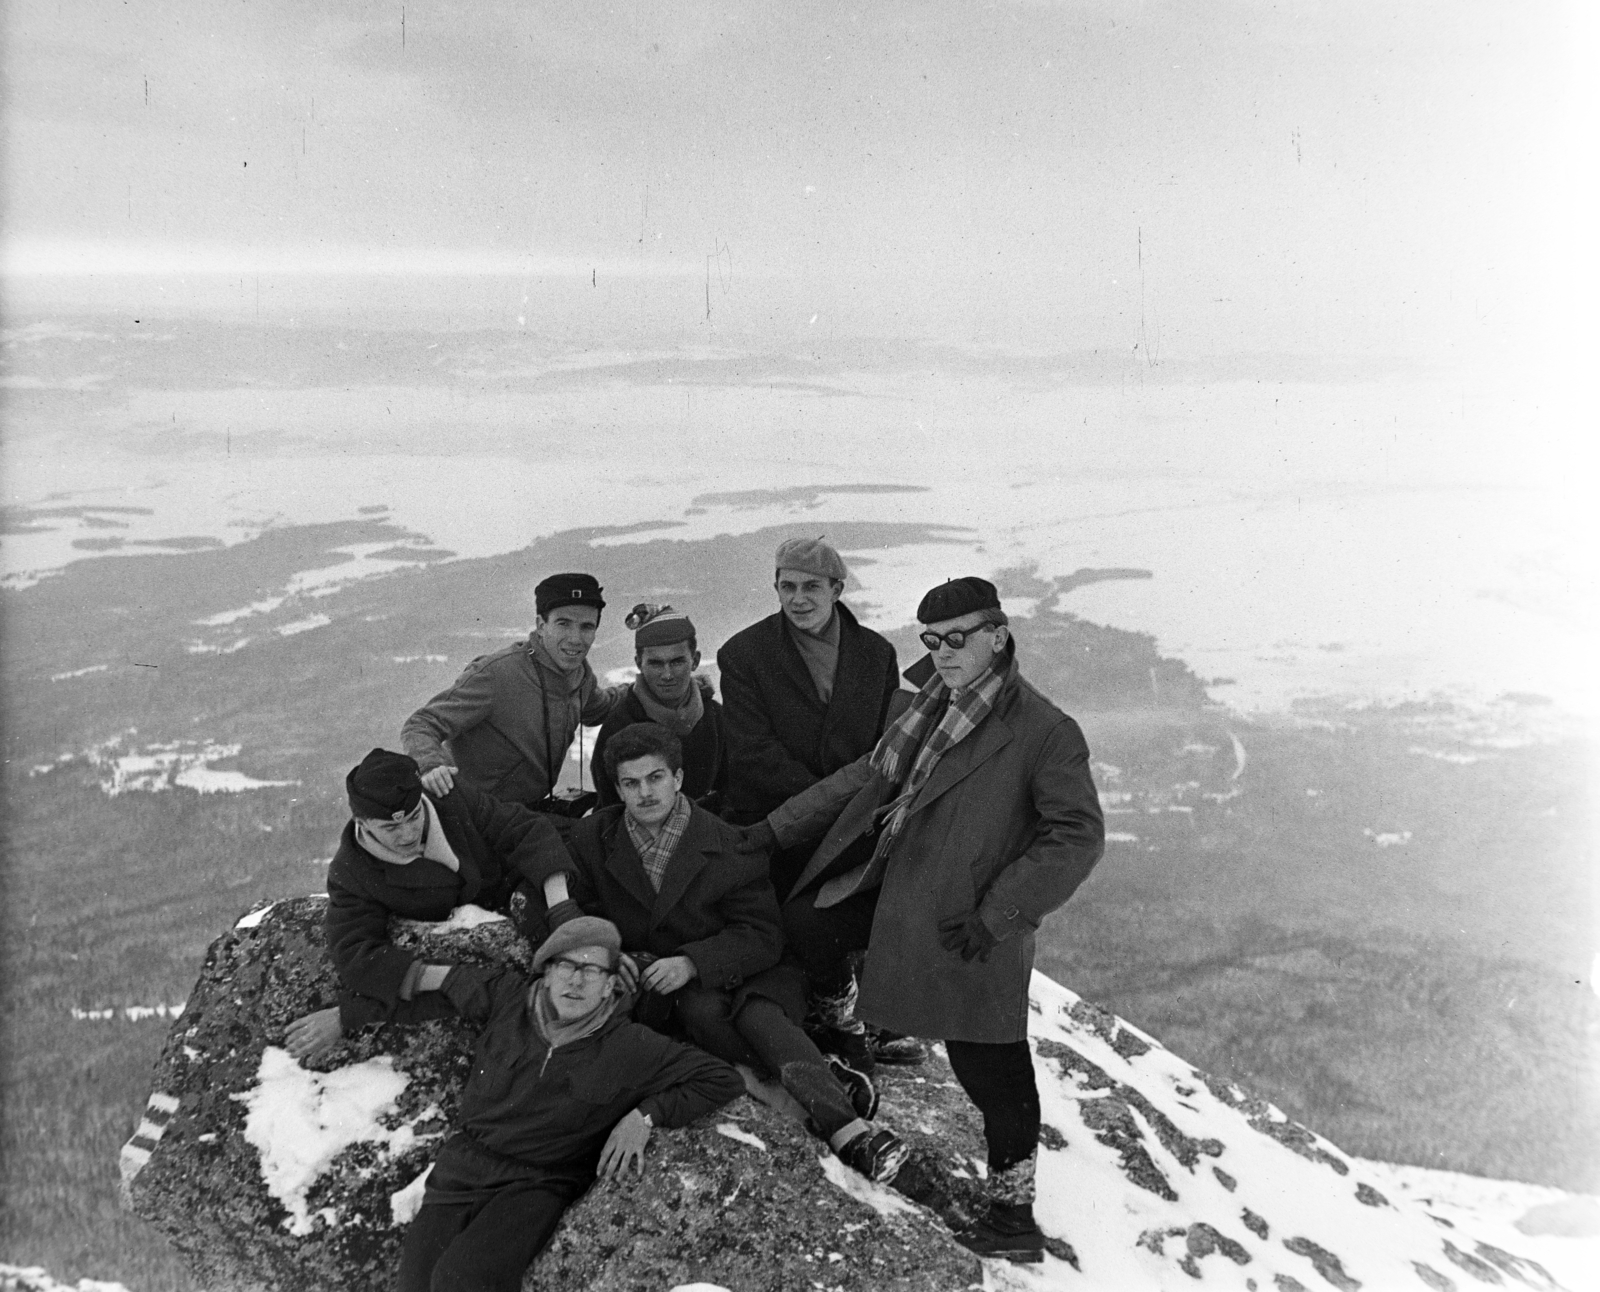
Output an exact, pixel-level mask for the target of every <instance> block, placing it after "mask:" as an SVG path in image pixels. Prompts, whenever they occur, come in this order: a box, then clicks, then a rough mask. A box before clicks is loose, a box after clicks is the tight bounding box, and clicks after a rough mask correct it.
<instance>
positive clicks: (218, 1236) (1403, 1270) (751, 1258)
mask: <svg viewBox="0 0 1600 1292" xmlns="http://www.w3.org/2000/svg"><path fill="white" fill-rule="evenodd" d="M323 909H324V908H323V905H322V901H321V899H317V898H307V899H300V900H296V901H289V902H282V903H279V904H277V905H275V906H274V907H272V908H270V910H268V911H266V912H262V913H256V914H254V915H252V916H249V917H247V918H246V919H245V920H243V921H241V923H240V925H239V927H237V928H235V929H233V930H230V931H229V932H228V933H227V934H225V935H224V936H223V937H221V938H219V939H218V940H217V941H216V943H214V944H213V946H212V947H211V949H210V951H209V952H208V954H207V957H206V961H205V966H204V968H203V970H202V972H201V976H200V981H199V983H198V984H197V985H196V988H195V990H194V992H193V994H192V995H191V996H190V998H189V1001H188V1003H187V1005H186V1006H185V1009H184V1012H183V1015H182V1016H181V1017H180V1018H179V1019H178V1020H177V1022H176V1023H175V1024H174V1026H173V1029H172V1033H171V1035H170V1037H169V1039H168V1043H167V1046H166V1049H165V1050H164V1051H163V1054H162V1056H161V1059H160V1061H159V1063H158V1065H157V1069H156V1074H155V1081H154V1093H152V1095H151V1097H150V1102H149V1105H148V1107H147V1109H146V1113H145V1117H144V1119H143V1121H142V1122H141V1124H140V1126H139V1127H138V1129H137V1131H136V1133H135V1134H134V1136H133V1138H132V1139H131V1140H129V1142H128V1144H127V1146H126V1147H125V1148H124V1150H123V1163H122V1165H123V1174H124V1182H125V1191H126V1195H127V1198H128V1201H129V1203H130V1205H131V1206H132V1207H133V1208H134V1210H135V1211H137V1213H138V1214H140V1215H141V1216H144V1217H145V1218H146V1219H148V1220H150V1221H151V1222H152V1223H154V1224H156V1225H158V1226H159V1227H160V1228H161V1229H162V1230H163V1231H164V1232H165V1233H166V1234H167V1235H168V1236H169V1237H170V1238H171V1240H172V1242H173V1243H174V1244H175V1245H176V1246H177V1247H178V1248H179V1249H181V1250H182V1251H184V1252H185V1253H186V1254H187V1255H188V1256H189V1259H190V1261H191V1262H192V1264H193V1265H194V1268H195V1272H196V1275H197V1278H198V1280H199V1281H200V1283H201V1284H202V1285H203V1286H205V1287H206V1288H207V1289H209V1292H233V1290H234V1289H238V1290H239V1292H244V1290H245V1289H251V1290H254V1289H268V1288H271V1289H274V1290H275V1292H298V1290H300V1289H306V1290H308V1292H309V1289H313V1288H327V1287H339V1288H341V1289H366V1288H372V1289H377V1288H386V1287H387V1286H388V1285H389V1282H390V1280H391V1278H392V1275H393V1268H394V1263H395V1260H396V1256H397V1253H398V1249H399V1239H400V1234H401V1233H402V1227H403V1225H404V1223H405V1221H406V1220H407V1219H408V1218H409V1216H410V1215H411V1214H413V1213H414V1209H415V1207H416V1205H417V1203H418V1201H419V1200H420V1193H421V1189H420V1177H421V1175H422V1173H423V1172H424V1171H425V1169H426V1167H427V1164H428V1162H429V1160H430V1159H431V1155H432V1153H433V1151H434V1149H435V1148H436V1147H437V1144H438V1143H439V1141H440V1139H441V1138H442V1136H443V1135H444V1133H445V1132H446V1130H447V1128H448V1126H449V1125H450V1122H451V1119H452V1117H453V1115H454V1112H455V1108H456V1100H457V1096H458V1092H459V1089H460V1086H461V1083H462V1081H463V1079H464V1077H465V1068H466V1060H467V1054H468V1045H469V1039H470V1033H469V1030H468V1029H467V1027H466V1026H465V1025H463V1024H459V1023H454V1022H448V1023H430V1024H427V1025H425V1026H421V1027H408V1028H402V1027H392V1026H390V1027H380V1028H376V1029H373V1030H371V1031H369V1032H368V1033H366V1034H364V1035H362V1036H360V1037H357V1038H354V1039H352V1040H349V1041H347V1042H345V1043H344V1044H342V1045H341V1046H340V1047H338V1049H337V1050H336V1051H335V1052H334V1053H333V1054H332V1055H331V1056H329V1057H328V1058H327V1059H326V1060H325V1061H324V1062H321V1063H319V1064H316V1065H314V1067H315V1068H316V1069H317V1070H316V1071H312V1070H309V1069H307V1068H305V1067H302V1066H301V1065H298V1064H296V1063H294V1062H293V1060H291V1059H290V1058H289V1057H288V1055H287V1054H286V1053H285V1052H284V1051H283V1050H282V1049H281V1045H282V1041H283V1035H284V1030H285V1028H286V1027H287V1025H288V1023H289V1022H290V1021H291V1020H292V1019H294V1018H296V1017H298V1016H299V1015H300V1014H302V1013H305V1012H306V1011H307V1010H310V1009H313V1008H318V1007H320V1006H322V1005H326V1004H331V1003H332V1002H333V999H334V990H335V984H334V979H333V974H332V970H331V967H330V966H329V964H328V962H327V959H326V957H325V955H324V953H323V944H322V924H321V921H322V912H323ZM469 910H470V908H469ZM393 935H394V936H395V937H396V938H397V939H398V940H400V941H403V942H412V943H414V944H416V945H419V946H423V947H425V948H426V949H427V950H428V952H429V954H432V955H437V956H440V957H446V958H452V959H466V960H476V961H484V962H488V961H500V960H505V959H508V958H509V959H513V960H518V961H520V962H522V963H524V964H525V963H526V957H527V955H528V950H527V948H526V946H525V945H522V944H520V943H519V941H518V939H517V938H516V936H515V934H514V933H513V932H512V929H511V926H510V925H509V924H508V923H506V922H504V921H499V920H490V921H487V922H474V921H473V920H471V919H456V920H453V921H452V922H451V923H450V924H448V925H432V926H428V925H407V924H403V923H400V922H397V923H396V924H395V926H394V929H393ZM1032 1004H1033V1009H1034V1019H1033V1026H1032V1028H1031V1032H1032V1040H1033V1045H1034V1049H1035V1055H1036V1058H1035V1066H1036V1070H1037V1072H1038V1075H1039V1079H1040V1092H1041V1100H1042V1105H1043V1110H1044V1123H1045V1125H1044V1130H1043V1133H1042V1143H1041V1151H1040V1156H1039V1187H1040V1197H1039V1204H1038V1208H1037V1210H1038V1214H1039V1217H1040V1221H1041V1224H1042V1226H1043V1228H1044V1229H1045V1231H1046V1233H1047V1235H1049V1251H1050V1255H1049V1257H1048V1258H1047V1260H1046V1263H1045V1265H1044V1266H1043V1267H1042V1268H1037V1269H1036V1270H1032V1271H1027V1272H1026V1273H1024V1272H1023V1271H1020V1270H1013V1269H1011V1268H1010V1267H994V1268H991V1269H990V1270H989V1271H988V1272H987V1274H985V1273H984V1272H983V1271H980V1269H979V1265H978V1262H976V1261H974V1260H973V1259H972V1258H971V1257H970V1256H969V1255H968V1254H967V1253H966V1252H965V1251H964V1250H963V1249H961V1248H960V1247H958V1246H957V1245H955V1244H954V1242H953V1241H952V1240H951V1238H950V1237H949V1233H948V1230H947V1228H946V1224H945V1222H948V1221H954V1220H959V1219H960V1218H961V1217H962V1216H963V1215H965V1214H968V1213H970V1211H971V1210H972V1208H973V1205H974V1202H975V1200H976V1198H977V1196H978V1194H979V1191H980V1189H981V1184H980V1177H981V1175H982V1173H983V1156H984V1154H983V1142H982V1135H981V1128H980V1126H979V1124H978V1122H977V1119H976V1116H975V1114H974V1112H973V1110H972V1108H971V1106H970V1105H969V1104H968V1103H967V1101H966V1099H965V1098H964V1096H963V1095H962V1094H961V1091H960V1089H959V1087H958V1086H957V1084H956V1082H955V1080H954V1078H953V1076H952V1075H951V1073H950V1069H949V1066H948V1064H947V1063H945V1061H944V1058H943V1056H942V1054H939V1053H936V1054H935V1056H934V1058H933V1059H932V1060H930V1062H929V1063H928V1064H926V1065H924V1066H923V1067H921V1068H916V1069H910V1070H902V1071H899V1072H894V1071H890V1072H885V1073H884V1080H883V1083H882V1084H883V1087H884V1100H883V1110H882V1112H881V1113H880V1114H879V1116H880V1118H881V1119H883V1120H885V1121H887V1122H888V1123H889V1124H892V1125H893V1126H895V1127H896V1129H898V1130H900V1131H901V1133H902V1134H904V1135H905V1136H906V1138H907V1139H908V1140H910V1141H911V1142H912V1143H913V1144H914V1146H915V1148H916V1152H915V1154H914V1156H913V1159H912V1161H911V1162H910V1163H909V1164H908V1165H907V1167H906V1169H905V1170H903V1171H902V1172H901V1176H900V1179H899V1180H897V1181H896V1191H893V1192H891V1191H888V1190H884V1189H880V1188H877V1187H876V1186H872V1185H869V1184H867V1183H866V1182H864V1181H863V1180H861V1178H860V1177H858V1176H855V1175H853V1174H852V1173H851V1172H849V1171H847V1170H846V1169H844V1168H843V1167H842V1166H841V1164H840V1163H839V1162H838V1161H837V1159H835V1158H833V1157H832V1156H831V1155H830V1154H828V1153H826V1152H825V1151H823V1150H822V1149H821V1148H820V1147H819V1145H818V1144H817V1142H816V1141H815V1140H813V1139H812V1138H811V1137H810V1136H809V1135H807V1134H806V1132H805V1131H804V1130H803V1129H802V1127H801V1126H800V1125H799V1123H798V1122H797V1121H795V1120H794V1119H793V1118H792V1117H790V1116H789V1115H787V1114H786V1113H785V1112H784V1111H783V1110H782V1109H781V1107H780V1106H777V1105H780V1104H781V1101H774V1106H768V1104H766V1103H763V1102H759V1101H757V1100H755V1099H750V1098H744V1099H740V1100H737V1101H736V1102H735V1103H733V1104H732V1105H730V1106H728V1107H727V1108H725V1109H723V1110H722V1111H721V1112H719V1113H718V1114H716V1115H714V1116H712V1117H710V1118H707V1119H705V1120H703V1121H702V1122H701V1123H699V1124H697V1125H695V1126H691V1127H688V1128H686V1129H684V1130H681V1131H677V1132H661V1133H658V1134H657V1135H656V1136H655V1137H654V1138H653V1139H652V1141H651V1147H650V1169H649V1171H648V1173H647V1175H646V1176H645V1178H644V1180H642V1181H630V1182H628V1183H625V1184H620V1185H613V1186H609V1187H607V1186H601V1187H597V1188H595V1189H593V1190H591V1191H590V1193H589V1194H588V1195H587V1196H585V1197H584V1198H583V1199H582V1200H580V1201H579V1202H578V1203H577V1204H576V1205H575V1206H574V1207H572V1208H571V1210H570V1211H569V1212H568V1213H567V1216H566V1218H565V1219H564V1220H563V1223H562V1227H561V1229H560V1230H559V1231H558V1233H557V1235H556V1238H555V1239H554V1241H553V1242H552V1244H551V1246H550V1247H549V1248H548V1249H547V1250H546V1252H545V1253H544V1254H543V1255H542V1256H541V1257H540V1258H539V1260H538V1261H537V1262H536V1263H535V1265H534V1267H533V1270H532V1271H531V1273H530V1283H529V1286H537V1287H539V1288H540V1289H542V1290H545V1292H548V1290H550V1289H562V1290H565V1289H571V1290H572V1292H577V1290H578V1289H617V1290H618V1292H620V1290H621V1289H624V1288H626V1289H650V1290H652V1292H654V1290H657V1289H659V1292H668V1290H669V1289H672V1288H674V1287H679V1286H682V1285H686V1284H695V1283H698V1284H709V1285H712V1286H716V1287H723V1288H728V1289H733V1290H734V1292H745V1289H751V1290H752V1292H754V1290H755V1289H763V1290H765V1289H790V1288H793V1289H796V1290H797V1292H798V1290H800V1289H805V1290H806V1292H811V1290H812V1289H818V1288H826V1289H836V1288H837V1289H853V1288H861V1289H877V1288H906V1289H919V1290H920V1289H935V1288H965V1287H967V1286H969V1285H971V1284H973V1283H975V1282H978V1281H979V1280H980V1279H984V1278H987V1280H988V1281H989V1282H990V1284H991V1285H996V1284H998V1285H1000V1286H1012V1285H1015V1286H1021V1282H1019V1280H1020V1281H1025V1282H1027V1283H1028V1284H1029V1285H1031V1286H1050V1285H1052V1284H1054V1283H1057V1282H1060V1283H1061V1284H1062V1285H1064V1286H1065V1285H1072V1284H1074V1283H1075V1284H1076V1285H1077V1286H1083V1285H1084V1284H1085V1283H1087V1284H1088V1285H1089V1286H1093V1287H1096V1288H1115V1289H1123V1288H1151V1289H1158V1288H1172V1287H1183V1286H1188V1285H1189V1283H1190V1282H1191V1281H1194V1282H1198V1283H1203V1284H1207V1285H1210V1286H1214V1287H1224V1288H1239V1289H1242V1290H1243V1292H1257V1290H1259V1292H1295V1290H1296V1289H1307V1290H1310V1289H1323V1292H1326V1290H1327V1289H1336V1290H1337V1292H1358V1290H1359V1289H1362V1288H1366V1289H1368V1290H1369V1292H1388V1289H1392V1288H1414V1289H1419V1290H1420V1289H1427V1290H1429V1292H1445V1290H1448V1289H1470V1288H1475V1287H1478V1286H1479V1285H1486V1286H1497V1287H1502V1288H1509V1289H1515V1288H1539V1289H1549V1288H1554V1287H1555V1286H1556V1285H1555V1283H1554V1282H1553V1281H1552V1280H1551V1279H1550V1278H1549V1276H1548V1275H1546V1274H1545V1273H1544V1271H1543V1270H1542V1269H1540V1268H1539V1267H1538V1266H1537V1265H1535V1264H1534V1263H1532V1262H1530V1261H1527V1260H1524V1259H1522V1258H1520V1257H1518V1256H1516V1255H1514V1254H1512V1253H1510V1252H1507V1251H1504V1250H1501V1249H1500V1248H1497V1247H1494V1246H1491V1245H1489V1244H1487V1243H1483V1242H1481V1241H1478V1240H1476V1239H1474V1238H1473V1237H1472V1236H1471V1235H1469V1234H1466V1233H1463V1232H1461V1230H1459V1229H1457V1228H1456V1227H1454V1226H1453V1225H1452V1224H1451V1223H1450V1222H1449V1221H1448V1220H1446V1219H1444V1218H1443V1217H1438V1216H1433V1215H1431V1214H1430V1213H1429V1212H1428V1211H1427V1210H1426V1209H1425V1208H1424V1207H1421V1206H1418V1205H1416V1204H1414V1203H1411V1202H1409V1201H1406V1200H1394V1199H1390V1198H1387V1197H1385V1196H1384V1194H1383V1193H1382V1192H1381V1191H1380V1190H1379V1189H1377V1188H1375V1187H1374V1185H1373V1184H1372V1183H1371V1182H1370V1181H1366V1180H1361V1179H1358V1178H1357V1174H1358V1172H1357V1170H1356V1168H1355V1166H1354V1164H1353V1163H1352V1162H1351V1161H1350V1159H1348V1158H1347V1157H1346V1156H1345V1155H1344V1154H1342V1153H1341V1152H1340V1151H1339V1150H1338V1149H1337V1148H1335V1147H1334V1146H1333V1145H1332V1144H1329V1143H1328V1142H1327V1141H1325V1140H1323V1139H1322V1138H1321V1137H1319V1136H1317V1135H1315V1134H1314V1133H1313V1132H1311V1131H1309V1130H1307V1129H1306V1128H1304V1127H1302V1126H1299V1125H1297V1124H1296V1123H1294V1122H1292V1121H1290V1120H1289V1119H1288V1118H1286V1117H1285V1116H1284V1115H1283V1114H1282V1113H1281V1112H1279V1111H1278V1110H1277V1109H1275V1108H1273V1107H1272V1106H1271V1105H1270V1104H1268V1103H1266V1102H1265V1101H1263V1100H1260V1099H1258V1098H1256V1097H1254V1096H1252V1095H1250V1094H1249V1093H1247V1092H1245V1091H1243V1090H1241V1089H1239V1088H1238V1087H1237V1086H1234V1085H1231V1084H1228V1083H1225V1082H1219V1081H1216V1080H1214V1079H1211V1078H1208V1077H1207V1076H1206V1075H1204V1074H1202V1073H1200V1072H1198V1071H1196V1070H1195V1069H1193V1068H1192V1067H1190V1066H1189V1065H1188V1064H1186V1063H1184V1062H1183V1061H1182V1060H1181V1059H1179V1058H1178V1057H1177V1056H1176V1055H1173V1054H1172V1053H1170V1052H1169V1051H1167V1050H1166V1049H1164V1048H1163V1047H1161V1046H1160V1045H1159V1044H1158V1043H1156V1042H1155V1041H1154V1040H1153V1039H1152V1038H1151V1037H1149V1036H1147V1035H1145V1034H1144V1033H1142V1032H1140V1031H1138V1029H1136V1028H1134V1027H1132V1026H1130V1025H1129V1024H1127V1023H1126V1022H1124V1021H1122V1020H1120V1019H1118V1018H1116V1017H1115V1016H1113V1015H1111V1014H1108V1013H1106V1012H1105V1011H1103V1010H1100V1009H1097V1008H1096V1007H1095V1006H1093V1005H1090V1004H1089V1003H1087V1002H1085V1001H1083V1000H1080V999H1079V998H1078V997H1076V996H1074V995H1073V994H1072V993H1071V992H1069V991H1066V990H1065V989H1064V988H1061V987H1059V986H1058V985H1056V984H1055V983H1053V982H1051V981H1050V980H1048V979H1046V978H1043V977H1041V976H1036V977H1035V980H1034V990H1033V1001H1032ZM1080 1276H1081V1277H1080Z"/></svg>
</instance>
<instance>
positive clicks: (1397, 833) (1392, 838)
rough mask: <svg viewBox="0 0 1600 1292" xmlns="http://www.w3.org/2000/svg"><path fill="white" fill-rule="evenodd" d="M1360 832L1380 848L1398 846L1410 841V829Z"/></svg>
mask: <svg viewBox="0 0 1600 1292" xmlns="http://www.w3.org/2000/svg"><path fill="white" fill-rule="evenodd" d="M1361 833H1362V834H1364V835H1366V836H1367V838H1369V839H1371V840H1372V842H1373V843H1375V844H1376V845H1377V846H1378V847H1380V848H1399V847H1403V846H1405V845H1406V844H1408V843H1410V842H1411V831H1409V830H1386V831H1383V832H1382V833H1374V832H1373V831H1372V830H1363V831H1362V832H1361Z"/></svg>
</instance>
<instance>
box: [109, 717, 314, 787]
mask: <svg viewBox="0 0 1600 1292" xmlns="http://www.w3.org/2000/svg"><path fill="white" fill-rule="evenodd" d="M133 734H135V733H134V731H133V730H132V729H131V728H130V729H129V730H128V731H126V732H123V733H122V734H121V735H117V736H113V737H111V739H110V740H107V741H104V742H102V743H101V744H98V745H95V746H94V747H93V748H91V749H89V750H88V751H87V754H86V756H87V758H88V759H89V761H90V763H92V764H93V765H94V766H95V768H96V769H98V771H99V772H100V788H101V789H102V790H103V791H105V793H106V794H107V795H109V796H111V797H112V798H115V797H116V796H117V795H118V794H125V793H128V792H130V791H133V790H143V791H146V792H148V793H159V792H160V791H162V790H168V789H171V788H172V787H173V786H175V785H176V786H182V787H183V788H184V789H191V790H194V791H195V792H196V793H199V794H237V793H240V792H242V791H244V790H259V789H270V788H273V787H276V786H284V785H298V784H299V783H300V782H299V781H263V780H257V779H255V778H254V777H251V776H246V775H245V774H244V773H243V772H233V771H221V772H219V771H214V770H213V769H212V768H211V767H210V766H209V765H210V764H211V763H215V762H221V761H222V760H223V759H225V758H237V757H238V756H239V749H240V746H238V745H222V744H217V743H215V742H214V741H203V742H202V741H198V740H174V741H170V742H167V743H165V744H154V745H147V746H145V748H144V749H143V750H141V751H139V752H137V753H127V754H124V753H119V752H118V750H119V748H120V746H121V744H122V741H123V739H124V737H126V736H130V735H133Z"/></svg>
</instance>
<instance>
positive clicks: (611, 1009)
mask: <svg viewBox="0 0 1600 1292" xmlns="http://www.w3.org/2000/svg"><path fill="white" fill-rule="evenodd" d="M528 995H529V997H530V998H531V999H530V1000H529V1002H528V1012H529V1013H530V1014H531V1015H533V1025H534V1028H535V1029H536V1030H537V1031H538V1033H539V1035H540V1036H541V1037H542V1038H543V1039H544V1043H545V1044H546V1045H548V1046H549V1047H550V1048H551V1049H552V1050H554V1049H555V1048H556V1047H557V1046H562V1045H571V1044H572V1043H573V1042H574V1041H581V1040H583V1038H584V1037H586V1036H593V1035H594V1034H595V1033H596V1032H598V1031H599V1030H600V1029H601V1028H602V1027H604V1026H605V1025H606V1024H607V1023H608V1022H610V1021H611V1016H612V1015H613V1014H614V1013H616V1012H617V1005H618V1004H619V1003H620V1002H621V1000H622V996H621V995H620V993H618V992H615V991H613V992H612V993H611V994H610V995H609V996H607V997H606V998H605V999H604V1000H602V1001H601V1002H600V1003H599V1004H598V1005H596V1006H595V1007H594V1008H593V1009H591V1010H590V1011H589V1012H588V1013H587V1014H585V1015H583V1017H581V1018H572V1019H566V1020H563V1019H562V1018H561V1016H560V1015H559V1014H557V1013H556V1007H555V1006H554V1005H552V1004H551V1003H550V988H549V986H548V985H547V984H546V983H545V980H544V979H543V978H541V979H539V981H538V982H536V983H534V984H533V986H532V987H530V988H528Z"/></svg>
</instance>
